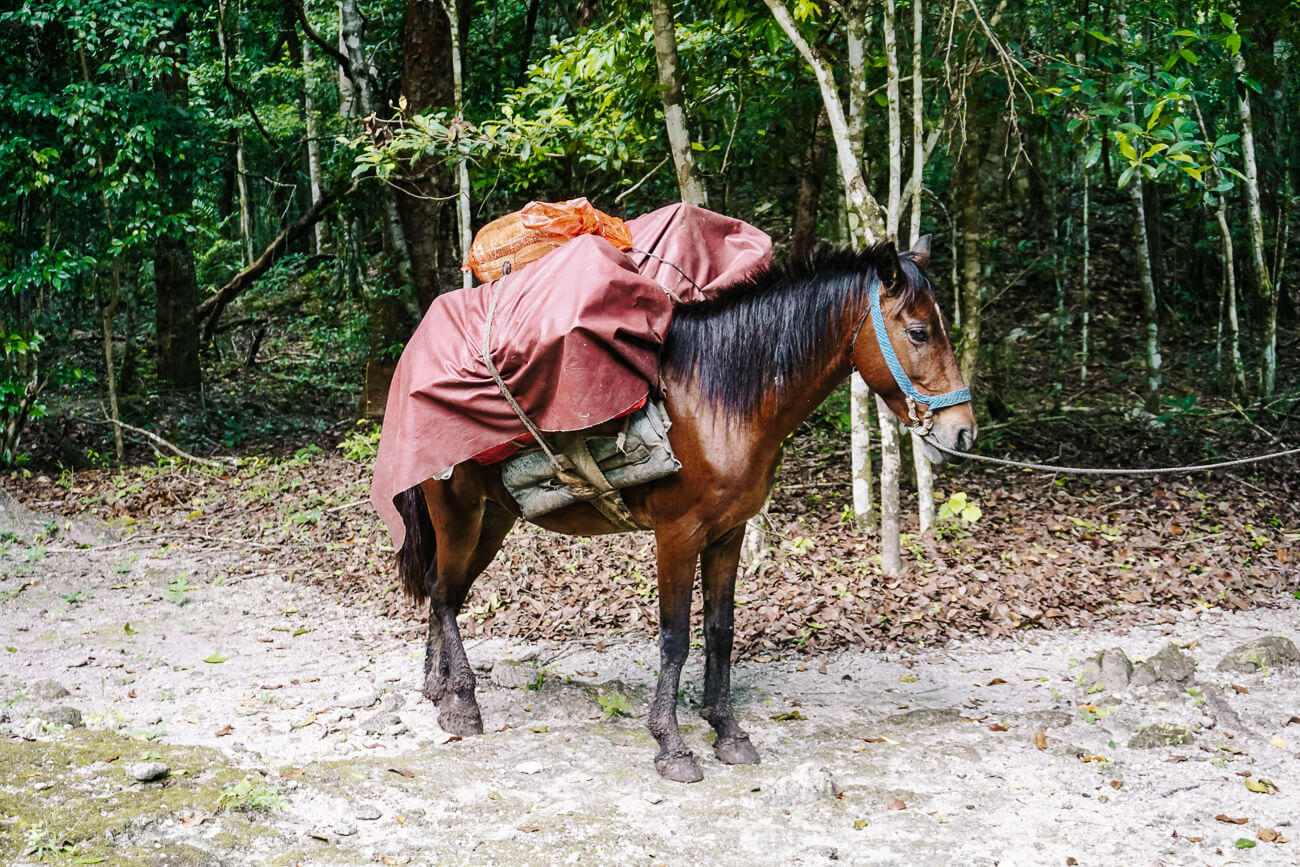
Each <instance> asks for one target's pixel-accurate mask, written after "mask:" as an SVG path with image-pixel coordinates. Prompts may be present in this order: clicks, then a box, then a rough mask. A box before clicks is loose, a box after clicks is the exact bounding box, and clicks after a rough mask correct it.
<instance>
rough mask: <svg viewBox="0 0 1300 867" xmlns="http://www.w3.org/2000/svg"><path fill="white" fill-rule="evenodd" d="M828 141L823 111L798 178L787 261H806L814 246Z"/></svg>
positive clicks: (818, 116) (818, 118)
mask: <svg viewBox="0 0 1300 867" xmlns="http://www.w3.org/2000/svg"><path fill="white" fill-rule="evenodd" d="M830 146H831V139H830V135H829V133H828V124H827V121H826V109H825V108H823V109H822V110H821V111H820V112H819V113H818V114H817V122H816V124H815V126H814V127H813V134H812V141H811V142H810V143H809V145H808V151H807V159H806V161H805V162H804V166H803V172H802V173H801V175H800V178H799V199H798V203H797V204H796V205H795V209H794V227H793V229H792V231H791V233H790V234H791V237H790V257H791V258H792V259H795V260H796V261H798V260H802V259H806V258H808V256H809V255H810V254H811V253H812V251H813V247H815V246H816V245H817V225H818V221H819V216H820V212H821V199H822V186H823V183H824V181H825V178H826V155H827V153H828V152H829V150H830Z"/></svg>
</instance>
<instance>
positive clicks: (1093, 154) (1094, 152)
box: [1083, 139, 1101, 169]
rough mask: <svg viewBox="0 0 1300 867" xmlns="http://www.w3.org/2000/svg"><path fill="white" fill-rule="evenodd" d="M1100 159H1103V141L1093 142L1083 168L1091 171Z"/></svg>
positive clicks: (1084, 159)
mask: <svg viewBox="0 0 1300 867" xmlns="http://www.w3.org/2000/svg"><path fill="white" fill-rule="evenodd" d="M1099 159H1101V139H1097V140H1096V141H1095V142H1093V143H1092V147H1090V148H1088V152H1087V153H1086V154H1084V157H1083V167H1084V168H1085V169H1090V168H1092V167H1093V166H1095V165H1096V164H1097V160H1099Z"/></svg>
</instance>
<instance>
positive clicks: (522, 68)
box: [515, 0, 541, 87]
mask: <svg viewBox="0 0 1300 867" xmlns="http://www.w3.org/2000/svg"><path fill="white" fill-rule="evenodd" d="M540 5H541V0H528V12H527V13H526V14H525V16H524V35H523V38H521V39H520V40H519V70H518V72H517V73H516V74H515V86H516V87H523V85H524V82H525V81H526V80H527V76H528V63H529V61H530V60H531V55H532V49H533V36H534V35H535V34H536V33H537V7H538V6H540Z"/></svg>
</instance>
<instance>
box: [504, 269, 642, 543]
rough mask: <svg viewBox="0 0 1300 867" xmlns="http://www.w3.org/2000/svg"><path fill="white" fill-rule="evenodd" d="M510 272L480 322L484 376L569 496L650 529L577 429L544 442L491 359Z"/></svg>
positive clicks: (627, 524) (622, 522)
mask: <svg viewBox="0 0 1300 867" xmlns="http://www.w3.org/2000/svg"><path fill="white" fill-rule="evenodd" d="M510 271H511V268H510V263H509V262H507V263H506V264H505V267H504V269H503V271H502V274H501V279H500V280H498V281H497V285H496V290H495V291H494V292H493V293H492V301H491V302H490V303H489V304H488V312H487V319H486V320H485V321H484V323H483V347H482V352H481V354H482V357H483V364H484V365H485V366H486V367H487V371H488V375H490V376H491V377H492V381H493V382H494V383H496V386H497V389H498V390H499V391H500V392H501V396H502V397H504V398H505V399H506V403H507V404H509V405H510V409H511V410H512V411H513V412H514V414H515V415H516V416H518V418H519V421H520V423H522V424H523V426H524V429H525V430H527V431H528V433H530V434H532V437H533V439H534V440H535V441H536V443H537V445H538V447H540V448H541V450H542V451H543V452H544V453H545V454H546V458H547V460H549V461H550V462H551V469H553V470H554V471H555V477H556V478H557V479H559V480H560V481H561V482H563V483H564V484H566V485H568V486H569V490H570V491H571V492H572V494H573V496H575V497H577V498H578V499H579V500H582V501H584V502H587V503H590V504H591V505H592V506H594V507H595V508H596V510H597V511H598V512H600V513H601V514H602V515H604V516H605V517H606V518H608V519H609V520H610V521H611V522H612V523H614V524H615V525H616V526H618V527H621V528H622V529H624V530H648V529H650V528H649V527H647V526H645V525H644V524H642V523H641V522H640V521H638V520H637V519H636V518H634V517H633V516H632V513H631V511H629V510H628V508H627V504H626V503H624V502H623V496H622V495H621V494H620V493H619V492H618V491H617V490H616V489H615V488H614V487H613V486H612V485H611V484H610V483H609V480H608V479H606V478H605V475H604V473H602V472H601V471H600V467H599V466H598V465H597V464H596V462H595V460H593V459H592V457H591V452H590V451H588V449H587V445H586V442H585V440H583V438H582V435H581V432H575V433H571V434H564V433H561V434H558V435H557V436H558V437H559V441H560V442H562V443H563V444H564V447H563V448H562V450H561V451H559V452H556V451H555V450H554V449H552V448H551V447H550V445H548V444H547V442H546V437H544V436H542V431H541V428H539V427H538V426H537V425H536V424H534V423H533V420H532V419H531V418H529V417H528V413H526V412H524V408H523V407H522V406H520V405H519V401H518V400H516V399H515V396H514V394H513V393H511V391H510V387H509V386H507V385H506V381H505V379H504V378H502V376H501V371H499V370H498V369H497V366H496V364H495V362H493V361H492V322H493V320H494V319H495V318H496V312H497V302H498V301H500V300H501V293H502V291H503V290H504V289H505V287H506V279H507V278H508V277H509V276H510ZM571 455H572V457H571Z"/></svg>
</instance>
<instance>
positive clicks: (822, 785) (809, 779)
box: [766, 762, 840, 807]
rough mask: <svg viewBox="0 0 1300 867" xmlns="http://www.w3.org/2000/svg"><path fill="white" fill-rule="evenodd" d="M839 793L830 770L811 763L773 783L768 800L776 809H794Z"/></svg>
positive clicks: (767, 795)
mask: <svg viewBox="0 0 1300 867" xmlns="http://www.w3.org/2000/svg"><path fill="white" fill-rule="evenodd" d="M839 791H840V788H839V786H837V785H835V780H834V779H832V777H831V772H830V770H829V769H827V768H823V767H818V766H817V765H815V764H812V763H811V762H809V763H805V764H802V765H800V766H799V767H797V768H795V769H794V771H793V773H791V774H790V775H789V776H785V777H781V778H779V779H777V780H775V781H773V782H772V783H771V784H770V787H768V790H767V794H766V800H767V802H768V803H769V804H772V805H773V806H776V807H794V806H798V805H799V804H811V803H813V802H814V801H820V800H822V799H823V798H833V797H835V796H836V795H837V794H839Z"/></svg>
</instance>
